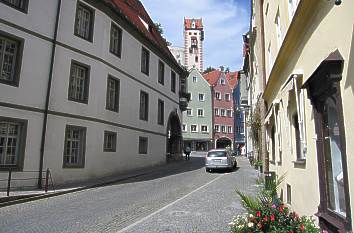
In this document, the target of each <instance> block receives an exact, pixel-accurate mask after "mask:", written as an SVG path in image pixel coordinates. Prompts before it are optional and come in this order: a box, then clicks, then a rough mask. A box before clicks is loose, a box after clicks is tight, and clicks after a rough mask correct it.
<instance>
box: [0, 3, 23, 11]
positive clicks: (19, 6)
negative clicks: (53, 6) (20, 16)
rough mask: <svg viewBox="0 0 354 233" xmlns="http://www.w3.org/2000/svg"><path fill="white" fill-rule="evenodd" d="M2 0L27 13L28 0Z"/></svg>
mask: <svg viewBox="0 0 354 233" xmlns="http://www.w3.org/2000/svg"><path fill="white" fill-rule="evenodd" d="M0 2H2V3H4V4H6V5H8V6H10V7H13V8H15V9H17V10H20V11H22V12H24V13H27V8H28V0H0Z"/></svg>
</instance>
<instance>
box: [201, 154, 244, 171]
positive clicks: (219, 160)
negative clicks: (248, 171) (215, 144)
mask: <svg viewBox="0 0 354 233" xmlns="http://www.w3.org/2000/svg"><path fill="white" fill-rule="evenodd" d="M236 167H237V161H236V156H234V155H233V153H232V152H231V151H230V150H227V149H213V150H210V151H208V153H207V155H206V157H205V170H206V171H207V172H209V171H212V170H213V169H229V170H231V169H234V168H236Z"/></svg>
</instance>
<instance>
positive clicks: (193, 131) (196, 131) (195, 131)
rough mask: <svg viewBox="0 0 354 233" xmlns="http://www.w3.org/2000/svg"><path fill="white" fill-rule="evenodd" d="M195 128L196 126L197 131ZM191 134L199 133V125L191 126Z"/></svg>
mask: <svg viewBox="0 0 354 233" xmlns="http://www.w3.org/2000/svg"><path fill="white" fill-rule="evenodd" d="M193 126H195V130H193ZM191 132H192V133H198V125H197V124H191Z"/></svg>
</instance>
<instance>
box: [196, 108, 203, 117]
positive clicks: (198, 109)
mask: <svg viewBox="0 0 354 233" xmlns="http://www.w3.org/2000/svg"><path fill="white" fill-rule="evenodd" d="M200 110H201V111H202V115H199V111H200ZM197 115H198V117H204V108H197Z"/></svg>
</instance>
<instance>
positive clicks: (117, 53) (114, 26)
mask: <svg viewBox="0 0 354 233" xmlns="http://www.w3.org/2000/svg"><path fill="white" fill-rule="evenodd" d="M113 29H117V31H118V42H117V44H118V45H117V46H118V48H117V50H118V51H115V48H114V43H113V39H112V37H113ZM122 45H123V30H122V29H121V28H120V27H119V26H118V25H117V24H115V23H113V22H111V31H110V40H109V52H110V53H112V54H113V55H115V56H117V57H119V58H121V57H122Z"/></svg>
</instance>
